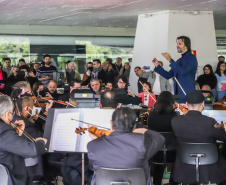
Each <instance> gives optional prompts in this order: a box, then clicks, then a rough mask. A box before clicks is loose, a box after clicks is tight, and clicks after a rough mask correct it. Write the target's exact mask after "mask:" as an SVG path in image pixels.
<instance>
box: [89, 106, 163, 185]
mask: <svg viewBox="0 0 226 185" xmlns="http://www.w3.org/2000/svg"><path fill="white" fill-rule="evenodd" d="M135 124H136V114H135V112H134V111H133V110H132V109H130V108H127V107H123V108H118V109H116V110H115V111H114V113H113V115H112V121H111V128H112V133H111V134H110V135H109V136H103V137H100V138H96V139H94V140H93V141H91V142H89V143H88V145H87V148H88V157H89V160H90V164H91V165H93V169H94V176H93V178H92V183H91V184H92V185H95V184H96V182H95V173H96V170H97V169H98V168H99V167H106V168H125V169H126V168H143V169H144V171H145V175H146V181H147V185H150V184H151V178H150V169H149V165H148V160H149V159H150V158H151V157H152V156H153V155H154V154H155V153H156V152H157V151H158V150H159V149H160V148H161V147H162V146H163V143H164V141H165V139H164V137H163V136H162V135H160V134H159V133H157V132H155V131H151V130H147V129H145V128H141V129H135ZM92 138H95V137H93V136H92ZM122 148H123V150H122Z"/></svg>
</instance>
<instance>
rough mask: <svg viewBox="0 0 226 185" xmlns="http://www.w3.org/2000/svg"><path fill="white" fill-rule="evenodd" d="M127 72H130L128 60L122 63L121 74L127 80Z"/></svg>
mask: <svg viewBox="0 0 226 185" xmlns="http://www.w3.org/2000/svg"><path fill="white" fill-rule="evenodd" d="M129 74H130V65H129V62H126V63H125V64H124V69H123V76H125V77H126V78H127V81H129Z"/></svg>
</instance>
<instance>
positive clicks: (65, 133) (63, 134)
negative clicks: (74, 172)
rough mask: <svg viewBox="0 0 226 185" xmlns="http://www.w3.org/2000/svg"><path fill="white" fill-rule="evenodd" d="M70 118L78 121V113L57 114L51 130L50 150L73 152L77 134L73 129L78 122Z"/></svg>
mask: <svg viewBox="0 0 226 185" xmlns="http://www.w3.org/2000/svg"><path fill="white" fill-rule="evenodd" d="M71 118H74V119H77V120H79V112H72V113H59V114H58V115H57V118H56V122H55V124H54V126H53V128H52V129H53V130H52V143H51V146H52V150H53V151H54V150H55V151H75V148H76V141H77V136H78V134H76V133H75V129H76V128H77V127H78V125H79V124H78V122H76V121H73V120H71Z"/></svg>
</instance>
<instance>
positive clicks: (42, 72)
mask: <svg viewBox="0 0 226 185" xmlns="http://www.w3.org/2000/svg"><path fill="white" fill-rule="evenodd" d="M55 71H57V68H56V67H55V66H50V67H46V66H42V67H40V68H39V69H38V71H37V73H36V77H37V78H45V77H47V76H51V77H52V76H53V72H55ZM50 80H51V79H48V80H43V81H42V83H43V84H44V86H45V87H46V86H47V84H48V83H49V81H50Z"/></svg>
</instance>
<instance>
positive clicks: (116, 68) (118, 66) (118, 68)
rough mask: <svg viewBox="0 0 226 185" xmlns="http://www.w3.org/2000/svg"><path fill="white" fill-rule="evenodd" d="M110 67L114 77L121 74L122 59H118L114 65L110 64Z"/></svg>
mask: <svg viewBox="0 0 226 185" xmlns="http://www.w3.org/2000/svg"><path fill="white" fill-rule="evenodd" d="M112 67H113V69H114V71H115V76H118V75H122V74H123V66H122V58H120V57H118V58H117V59H116V62H115V64H112Z"/></svg>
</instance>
